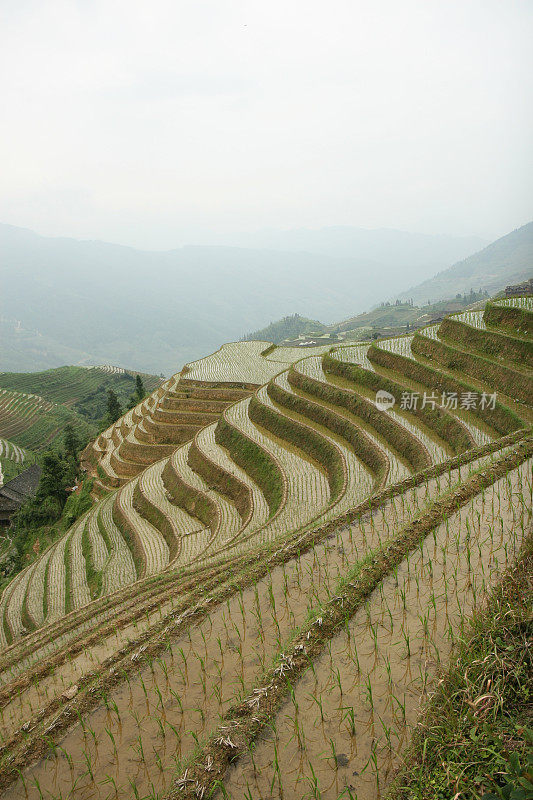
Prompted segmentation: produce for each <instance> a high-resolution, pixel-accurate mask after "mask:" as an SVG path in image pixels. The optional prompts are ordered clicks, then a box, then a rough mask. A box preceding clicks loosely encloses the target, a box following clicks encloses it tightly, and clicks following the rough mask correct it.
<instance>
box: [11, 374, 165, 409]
mask: <svg viewBox="0 0 533 800" xmlns="http://www.w3.org/2000/svg"><path fill="white" fill-rule="evenodd" d="M136 374H137V373H134V372H130V371H128V370H125V369H123V368H122V367H112V366H109V365H108V364H102V365H101V366H99V367H58V368H57V369H47V370H45V371H44V372H0V387H2V388H4V389H10V390H12V391H16V392H25V393H29V394H32V393H36V394H37V393H38V394H39V395H42V397H43V398H44V399H45V400H50V401H51V402H53V403H64V404H65V405H67V406H73V405H75V404H76V402H77V401H79V400H80V399H82V398H83V397H85V396H87V395H90V394H92V393H93V392H95V391H97V390H98V389H99V388H100V387H102V385H103V386H105V388H107V387H109V388H113V389H114V391H115V392H116V393H117V395H118V396H119V397H121V398H122V397H123V398H124V399H126V398H127V397H129V395H131V394H132V393H133V389H134V388H135V384H134V381H133V380H132V378H135V375H136ZM106 376H114V379H112V380H110V381H106V380H104V379H105V377H106ZM141 377H142V379H143V383H144V386H145V388H146V390H147V391H150V392H151V391H152V390H153V389H156V388H157V386H158V385H159V384H160V383H161V380H160V379H159V378H158V377H157V376H155V375H145V374H141ZM36 387H38V391H37V390H36Z"/></svg>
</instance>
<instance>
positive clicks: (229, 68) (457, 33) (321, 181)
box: [0, 0, 533, 249]
mask: <svg viewBox="0 0 533 800" xmlns="http://www.w3.org/2000/svg"><path fill="white" fill-rule="evenodd" d="M532 21H533V2H532V0H441V1H437V0H412V1H410V0H364V2H363V1H362V0H320V1H318V0H288V1H287V0H283V2H282V0H268V2H267V1H266V0H260V1H259V0H168V2H167V1H166V0H150V2H148V1H147V0H146V1H143V2H139V1H138V0H121V1H120V2H118V1H117V0H103V1H102V2H100V0H77V2H74V1H72V2H66V0H65V1H63V2H61V1H60V0H36V1H35V2H27V0H0V63H1V84H2V86H1V92H2V100H1V103H0V146H1V152H2V173H1V179H0V221H2V222H7V223H11V224H14V225H21V226H24V227H29V228H33V229H34V230H36V231H38V232H39V233H43V234H46V235H67V236H75V237H80V238H99V239H106V240H108V241H115V242H120V243H124V244H131V245H134V246H140V247H147V248H154V249H160V248H167V247H173V246H178V245H180V244H183V243H190V242H194V243H201V242H202V241H210V240H211V239H212V234H213V233H214V234H217V233H221V234H227V233H228V232H233V231H251V230H255V229H260V228H263V227H275V228H284V229H286V228H293V227H314V228H315V227H322V226H328V225H355V226H357V227H366V228H377V227H395V228H401V229H404V230H411V231H421V232H427V233H453V234H476V235H480V236H483V237H486V238H488V239H492V238H496V237H497V236H500V235H502V234H504V233H506V232H507V231H509V230H511V229H512V228H515V227H518V226H519V225H522V224H524V223H525V222H528V221H529V220H530V219H531V218H533V203H532V202H531V200H532V192H531V187H532V182H531V177H532V145H531V142H532V140H533V125H532V121H533V120H532V117H533V113H532V108H533V105H532V102H531V98H532V97H533V60H532V52H533V48H532V45H531V42H532V41H533V25H532Z"/></svg>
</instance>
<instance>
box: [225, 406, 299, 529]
mask: <svg viewBox="0 0 533 800" xmlns="http://www.w3.org/2000/svg"><path fill="white" fill-rule="evenodd" d="M215 441H216V443H217V444H219V445H221V446H222V447H225V448H226V450H227V451H228V452H229V454H230V456H231V457H232V459H233V460H234V461H235V463H236V464H238V465H239V467H240V468H241V469H243V470H245V472H247V473H248V475H249V476H250V477H251V478H252V480H254V481H255V482H256V483H257V485H258V486H259V488H260V489H261V491H262V492H263V494H264V496H265V500H266V501H267V503H268V507H269V510H270V514H271V515H273V514H275V513H276V511H277V510H278V509H279V508H280V506H281V503H282V501H283V496H284V492H285V488H284V483H283V477H282V475H281V472H280V469H279V466H278V464H277V463H276V461H275V460H274V459H273V458H272V456H271V455H270V453H267V452H266V450H263V448H262V447H260V446H259V445H258V444H257V443H256V442H254V441H252V439H250V438H249V437H248V436H245V434H244V433H242V431H239V430H238V429H237V428H235V427H234V426H233V425H230V423H229V422H228V421H227V419H226V418H225V417H224V416H222V417H221V418H220V419H219V421H218V423H217V427H216V428H215Z"/></svg>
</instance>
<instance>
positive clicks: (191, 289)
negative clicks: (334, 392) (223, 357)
mask: <svg viewBox="0 0 533 800" xmlns="http://www.w3.org/2000/svg"><path fill="white" fill-rule="evenodd" d="M396 233H398V232H396ZM321 235H322V234H321V233H320V232H317V236H321ZM380 235H381V234H380V232H374V233H373V234H372V236H371V238H372V239H373V240H374V241H375V242H377V241H379V238H380ZM382 235H383V237H384V238H383V243H382V245H381V248H382V252H383V253H388V254H389V255H388V256H387V258H388V262H387V263H383V262H380V261H379V260H377V259H375V258H372V259H371V258H368V257H367V256H368V252H369V250H368V249H366V250H365V249H364V248H362V249H361V252H362V253H363V254H364V255H361V254H360V253H359V252H357V251H353V252H352V253H351V255H350V257H340V256H338V255H324V254H323V253H318V252H316V253H312V252H303V251H301V250H296V249H295V250H291V251H286V252H283V251H280V250H266V249H257V248H256V249H250V248H249V249H244V248H242V247H241V248H237V247H228V246H226V247H221V246H188V247H183V248H181V249H179V250H171V251H168V252H150V251H140V250H135V249H133V248H130V247H123V246H120V245H116V244H107V243H105V242H98V241H77V240H74V239H68V238H47V237H43V236H39V235H38V234H36V233H33V232H31V231H28V230H25V229H22V228H15V227H13V226H9V225H0V250H1V259H0V280H1V281H2V309H1V313H0V336H1V338H2V343H3V347H2V349H1V351H0V370H16V371H19V370H20V371H27V370H40V369H46V368H51V367H56V366H60V365H63V364H65V363H70V364H82V365H85V364H101V363H112V364H118V365H120V366H123V367H129V368H132V369H135V370H142V371H145V372H151V373H154V372H155V373H159V372H163V373H164V374H167V375H168V374H172V373H174V372H176V371H177V370H179V369H180V368H181V367H182V366H183V365H184V364H185V363H186V362H187V361H190V360H193V359H196V358H199V357H202V356H204V355H205V354H206V353H209V352H211V351H213V350H215V349H217V348H218V347H219V346H220V345H221V344H222V343H223V342H227V341H235V340H237V339H240V338H241V337H242V336H243V334H245V333H246V332H247V331H251V330H255V329H257V328H261V327H263V326H265V325H268V324H269V323H270V322H271V321H272V320H273V319H279V318H280V317H283V316H286V315H290V314H293V313H295V312H297V313H299V314H301V315H305V316H306V317H309V318H312V319H321V320H324V321H325V322H333V321H335V320H338V319H341V318H343V317H348V316H352V315H353V314H354V313H357V312H359V311H364V310H367V309H368V307H369V306H371V305H374V304H375V303H378V302H379V301H380V300H382V299H383V286H387V287H388V290H389V291H396V292H399V291H402V289H404V288H405V286H406V285H409V284H416V283H418V282H419V281H420V280H423V279H424V278H427V277H429V276H430V275H431V274H433V273H434V271H435V269H437V268H438V266H437V267H435V266H434V267H430V266H428V265H427V263H426V261H425V259H421V258H420V249H421V248H423V247H426V248H427V237H422V238H420V237H418V236H417V235H416V234H401V235H400V238H401V239H402V240H403V241H404V246H403V251H402V254H401V261H402V263H404V262H405V261H406V259H407V266H402V267H401V268H400V267H399V266H398V259H397V258H396V257H395V256H394V253H393V252H392V251H393V250H394V248H391V246H390V243H389V244H388V243H387V242H386V241H385V239H387V238H388V237H389V233H386V234H385V233H383V234H382ZM363 238H364V237H363ZM393 238H394V239H395V241H398V236H397V235H396V234H395V235H394V237H393ZM439 241H440V239H439V237H434V249H435V253H436V254H437V255H438V250H439V244H438V243H439ZM375 247H376V248H377V244H375ZM395 247H396V245H395ZM460 248H461V249H462V254H464V255H466V254H467V253H468V252H469V249H468V246H467V245H465V243H464V242H462V243H460ZM377 249H379V248H377ZM409 252H410V253H411V258H410V259H409V258H407V255H408V253H409ZM444 263H446V262H444ZM439 265H440V266H442V261H440V263H439Z"/></svg>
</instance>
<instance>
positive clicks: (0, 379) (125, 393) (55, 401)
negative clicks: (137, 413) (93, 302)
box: [0, 366, 161, 451]
mask: <svg viewBox="0 0 533 800" xmlns="http://www.w3.org/2000/svg"><path fill="white" fill-rule="evenodd" d="M143 377H144V381H145V387H146V389H148V390H151V389H154V388H155V387H157V386H158V385H159V384H160V383H161V380H160V379H159V378H157V377H156V376H154V375H145V376H143ZM108 388H112V389H113V390H114V391H115V392H116V393H117V394H118V396H119V398H120V399H121V401H124V402H125V401H127V400H128V399H129V397H130V396H131V395H132V394H133V392H134V390H135V379H134V376H133V375H132V374H129V373H126V371H125V370H123V369H121V368H119V367H107V366H103V367H88V368H84V367H60V368H58V369H50V370H46V371H45V372H27V373H22V372H21V373H18V372H2V373H0V437H3V438H5V439H9V440H12V441H13V443H14V444H16V445H18V446H20V447H24V448H27V449H29V450H34V451H39V450H43V449H45V448H46V447H48V446H49V445H50V443H51V442H53V441H54V439H57V438H59V437H61V436H62V434H63V431H64V429H65V426H66V425H68V424H70V425H72V427H73V428H74V429H75V431H76V433H77V435H78V436H79V437H80V439H81V440H85V441H87V440H88V439H92V438H93V437H94V435H95V433H96V431H97V428H96V421H97V420H98V419H99V417H101V416H103V414H104V413H105V398H106V390H107V389H108ZM95 398H96V399H95ZM98 409H99V411H98ZM95 410H96V411H97V412H98V413H96V416H95V413H94V412H95ZM91 414H92V416H91Z"/></svg>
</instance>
